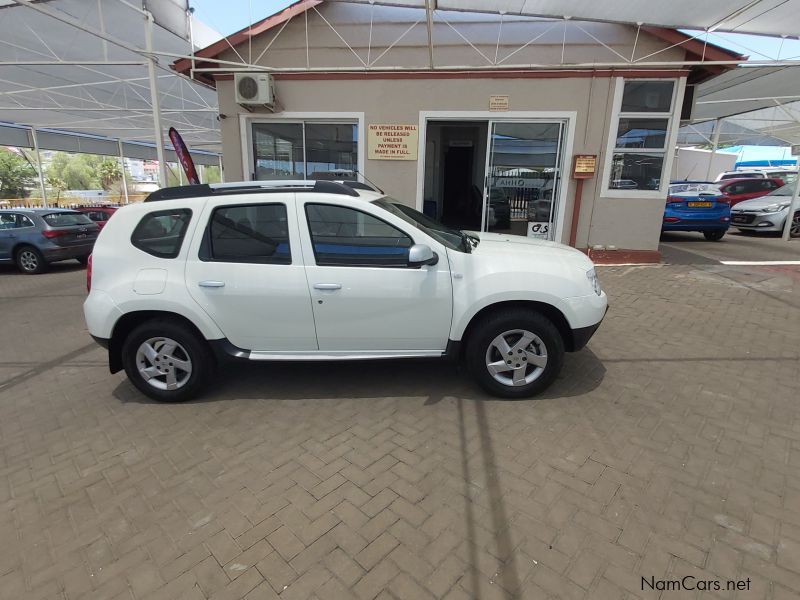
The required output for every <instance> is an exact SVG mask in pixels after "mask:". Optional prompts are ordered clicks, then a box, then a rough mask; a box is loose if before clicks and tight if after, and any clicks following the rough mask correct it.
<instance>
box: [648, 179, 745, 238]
mask: <svg viewBox="0 0 800 600" xmlns="http://www.w3.org/2000/svg"><path fill="white" fill-rule="evenodd" d="M730 224H731V207H730V204H729V203H728V200H727V199H726V198H725V196H724V195H723V194H722V192H721V191H720V189H719V188H718V187H717V186H716V185H714V184H712V183H695V182H683V183H678V184H673V185H670V186H669V195H668V196H667V205H666V208H665V209H664V219H663V221H662V223H661V231H662V232H664V231H699V232H701V233H702V234H703V235H704V236H705V238H706V239H707V240H709V241H711V242H717V241H719V240H721V239H722V237H723V236H724V235H725V232H726V231H728V227H730Z"/></svg>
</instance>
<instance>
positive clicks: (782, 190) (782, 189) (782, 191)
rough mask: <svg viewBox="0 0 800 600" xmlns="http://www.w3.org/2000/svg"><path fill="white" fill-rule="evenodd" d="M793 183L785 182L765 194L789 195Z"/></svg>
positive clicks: (792, 191) (791, 192) (792, 188)
mask: <svg viewBox="0 0 800 600" xmlns="http://www.w3.org/2000/svg"><path fill="white" fill-rule="evenodd" d="M794 186H795V184H794V183H787V184H786V185H784V186H782V187H779V188H778V189H777V190H773V191H771V192H770V193H769V194H767V196H791V195H792V194H794Z"/></svg>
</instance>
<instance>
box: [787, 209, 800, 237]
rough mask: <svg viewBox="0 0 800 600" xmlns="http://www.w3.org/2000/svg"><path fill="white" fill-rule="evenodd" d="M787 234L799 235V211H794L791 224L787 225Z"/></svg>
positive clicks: (791, 235)
mask: <svg viewBox="0 0 800 600" xmlns="http://www.w3.org/2000/svg"><path fill="white" fill-rule="evenodd" d="M789 236H790V237H793V238H796V237H800V211H798V212H796V213H794V218H793V219H792V224H791V225H789Z"/></svg>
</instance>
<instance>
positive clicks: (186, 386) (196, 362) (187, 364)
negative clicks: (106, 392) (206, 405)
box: [122, 319, 214, 402]
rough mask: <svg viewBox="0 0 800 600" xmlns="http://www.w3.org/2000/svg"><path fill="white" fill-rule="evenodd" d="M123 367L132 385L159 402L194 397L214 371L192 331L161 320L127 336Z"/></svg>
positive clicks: (212, 364)
mask: <svg viewBox="0 0 800 600" xmlns="http://www.w3.org/2000/svg"><path fill="white" fill-rule="evenodd" d="M122 363H123V365H124V366H125V373H126V374H127V375H128V379H129V380H130V381H131V383H133V385H135V386H136V387H137V388H138V389H139V391H141V392H142V393H143V394H145V395H146V396H149V397H151V398H153V399H155V400H159V401H161V402H180V401H183V400H189V399H191V398H193V397H195V396H197V395H198V394H199V393H200V392H201V391H202V390H203V388H204V387H205V385H206V383H207V382H208V378H209V375H210V374H211V371H212V370H213V367H214V361H213V358H212V356H211V353H210V351H209V348H208V344H207V343H206V342H205V340H203V339H202V338H200V337H199V336H198V335H197V334H196V333H195V332H194V331H192V329H191V328H189V327H187V326H185V325H182V324H180V323H176V322H174V321H170V320H164V319H154V320H152V321H147V322H146V323H143V324H142V325H139V326H138V327H137V328H135V329H134V330H133V331H132V332H131V333H130V334H129V335H128V337H127V338H126V339H125V342H124V344H123V345H122Z"/></svg>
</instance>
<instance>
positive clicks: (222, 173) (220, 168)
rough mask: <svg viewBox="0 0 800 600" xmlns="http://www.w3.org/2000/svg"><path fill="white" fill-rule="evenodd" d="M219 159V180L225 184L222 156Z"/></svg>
mask: <svg viewBox="0 0 800 600" xmlns="http://www.w3.org/2000/svg"><path fill="white" fill-rule="evenodd" d="M217 158H218V159H219V180H220V182H221V183H225V171H223V170H222V154H220V155H219V156H218V157H217Z"/></svg>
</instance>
